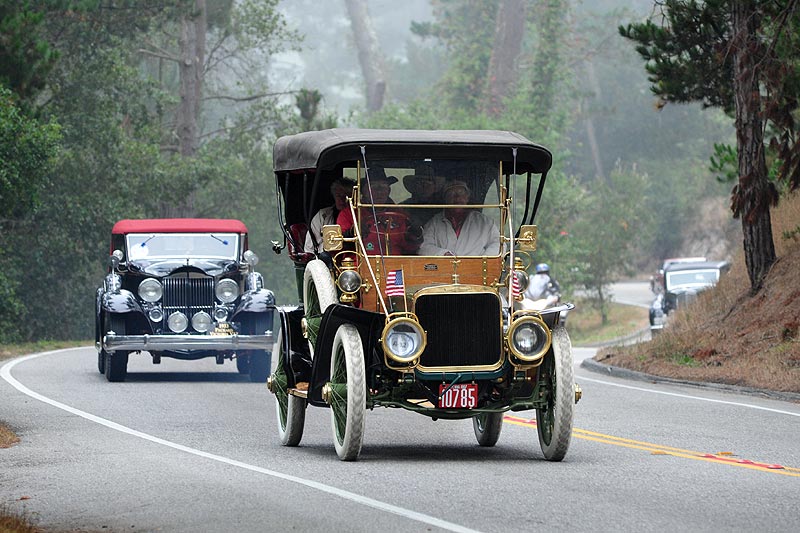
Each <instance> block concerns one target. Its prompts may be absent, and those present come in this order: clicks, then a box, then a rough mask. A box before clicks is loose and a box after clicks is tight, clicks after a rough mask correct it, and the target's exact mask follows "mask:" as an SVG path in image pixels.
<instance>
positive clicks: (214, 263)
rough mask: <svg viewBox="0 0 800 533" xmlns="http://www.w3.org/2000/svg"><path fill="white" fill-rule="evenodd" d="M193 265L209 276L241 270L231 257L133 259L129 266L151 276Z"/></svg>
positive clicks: (159, 275) (168, 273) (162, 274)
mask: <svg viewBox="0 0 800 533" xmlns="http://www.w3.org/2000/svg"><path fill="white" fill-rule="evenodd" d="M187 266H188V267H193V268H196V269H198V270H202V271H203V272H205V273H206V274H208V275H209V276H220V275H222V274H229V273H231V272H236V271H238V270H239V265H238V263H237V262H236V261H233V260H231V259H200V258H183V259H158V260H141V259H140V260H137V261H131V262H130V264H129V266H128V268H129V269H131V270H133V271H138V272H144V273H146V274H150V275H151V276H158V277H164V276H168V275H170V274H172V273H173V272H174V271H176V270H178V269H182V268H186V267H187Z"/></svg>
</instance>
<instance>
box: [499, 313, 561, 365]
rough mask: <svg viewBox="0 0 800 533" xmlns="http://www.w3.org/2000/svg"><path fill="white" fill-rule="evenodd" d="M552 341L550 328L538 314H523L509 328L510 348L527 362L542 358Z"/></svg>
mask: <svg viewBox="0 0 800 533" xmlns="http://www.w3.org/2000/svg"><path fill="white" fill-rule="evenodd" d="M551 342H552V337H551V334H550V329H549V328H548V327H547V325H546V324H545V323H544V321H543V320H542V319H541V318H539V317H536V316H523V317H522V318H519V319H517V320H515V321H514V322H513V323H512V324H511V327H510V328H508V348H509V349H510V350H511V353H513V354H514V355H515V356H517V357H518V358H519V359H521V360H522V361H524V362H526V363H533V362H536V361H537V360H538V359H541V357H542V356H543V355H544V354H545V353H546V352H547V350H548V349H549V348H550V343H551Z"/></svg>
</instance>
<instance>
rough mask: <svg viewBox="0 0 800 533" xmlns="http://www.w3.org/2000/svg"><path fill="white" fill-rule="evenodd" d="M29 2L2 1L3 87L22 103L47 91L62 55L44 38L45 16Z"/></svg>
mask: <svg viewBox="0 0 800 533" xmlns="http://www.w3.org/2000/svg"><path fill="white" fill-rule="evenodd" d="M33 5H34V3H33V2H31V1H29V0H22V1H16V0H13V1H11V0H2V1H0V86H6V87H9V88H11V90H13V91H14V92H15V93H16V94H17V95H18V96H19V97H20V98H21V99H28V98H32V97H33V96H35V95H36V93H37V92H38V91H39V90H41V89H42V87H44V85H45V83H46V78H47V74H48V73H49V71H50V69H51V68H52V66H53V64H54V63H55V61H56V59H57V57H58V53H57V52H56V51H55V50H53V49H52V47H51V46H50V45H49V43H48V42H47V41H46V40H45V39H43V38H42V23H43V22H44V14H43V13H41V12H35V11H33Z"/></svg>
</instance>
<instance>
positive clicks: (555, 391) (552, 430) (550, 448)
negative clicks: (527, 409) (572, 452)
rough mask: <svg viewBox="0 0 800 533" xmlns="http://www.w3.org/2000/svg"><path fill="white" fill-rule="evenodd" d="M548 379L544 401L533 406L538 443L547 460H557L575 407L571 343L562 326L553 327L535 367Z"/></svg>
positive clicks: (569, 432)
mask: <svg viewBox="0 0 800 533" xmlns="http://www.w3.org/2000/svg"><path fill="white" fill-rule="evenodd" d="M539 372H540V373H544V374H543V375H544V376H545V378H546V379H547V380H548V384H549V386H548V389H549V391H548V393H549V396H548V397H549V399H548V405H547V407H546V408H544V409H537V410H536V428H537V432H538V433H539V445H540V446H541V448H542V453H543V454H544V458H545V459H547V460H548V461H561V460H562V459H563V458H564V456H565V455H566V454H567V450H568V449H569V442H570V439H571V438H572V418H573V413H574V410H575V379H574V376H573V368H572V343H571V342H570V340H569V334H567V330H566V329H565V328H564V326H556V328H555V329H554V330H553V349H552V352H551V353H548V354H547V355H545V360H544V361H543V362H542V366H541V367H540V369H539Z"/></svg>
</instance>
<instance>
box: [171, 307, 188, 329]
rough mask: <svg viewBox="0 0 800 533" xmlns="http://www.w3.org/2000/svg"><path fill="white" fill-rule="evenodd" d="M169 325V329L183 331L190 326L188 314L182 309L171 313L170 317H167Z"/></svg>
mask: <svg viewBox="0 0 800 533" xmlns="http://www.w3.org/2000/svg"><path fill="white" fill-rule="evenodd" d="M167 326H169V329H170V330H172V331H174V332H175V333H183V332H184V331H186V328H187V327H188V326H189V319H187V318H186V315H184V314H183V313H181V312H180V311H175V312H174V313H172V314H171V315H169V318H168V319H167Z"/></svg>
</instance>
